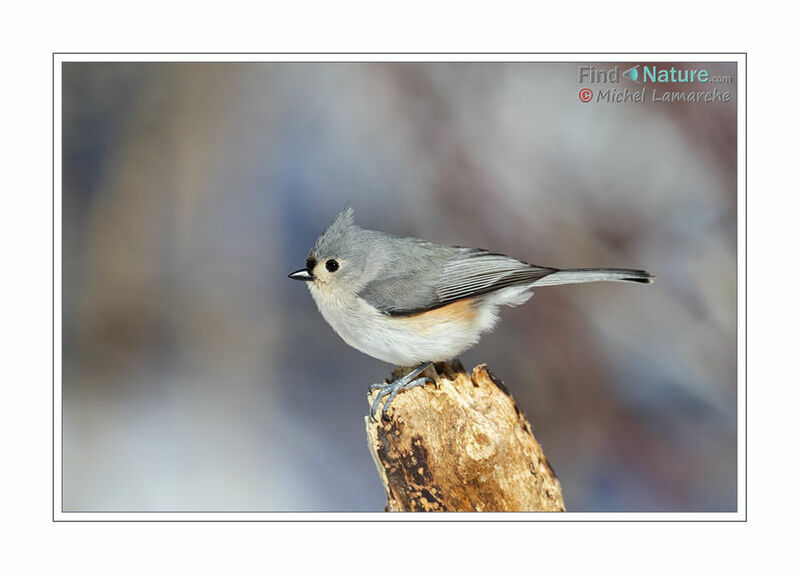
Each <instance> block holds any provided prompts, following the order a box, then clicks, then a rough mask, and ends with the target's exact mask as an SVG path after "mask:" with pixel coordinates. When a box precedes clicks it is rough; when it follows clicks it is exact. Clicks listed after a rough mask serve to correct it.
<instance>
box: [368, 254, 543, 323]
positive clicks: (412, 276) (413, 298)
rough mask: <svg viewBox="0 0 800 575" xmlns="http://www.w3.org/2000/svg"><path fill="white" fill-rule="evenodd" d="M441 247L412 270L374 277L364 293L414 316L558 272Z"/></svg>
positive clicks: (383, 306)
mask: <svg viewBox="0 0 800 575" xmlns="http://www.w3.org/2000/svg"><path fill="white" fill-rule="evenodd" d="M432 247H433V246H432ZM435 248H436V249H432V250H431V251H430V252H429V253H427V254H426V255H425V257H424V258H415V260H414V261H413V262H412V263H411V265H410V266H406V269H394V270H391V271H388V272H387V273H385V274H383V275H382V277H381V278H380V279H376V280H373V281H371V282H369V283H368V284H367V285H366V286H364V288H363V290H362V291H361V293H360V295H361V297H363V298H364V299H365V300H367V301H368V302H369V303H370V304H371V305H373V306H374V307H375V308H377V309H378V310H379V311H381V312H382V313H385V314H387V315H400V316H402V315H413V314H416V313H421V312H424V311H428V310H431V309H435V308H438V307H442V306H445V305H447V304H450V303H453V302H455V301H458V300H460V299H464V298H470V297H476V296H480V295H483V294H487V293H491V292H493V291H496V290H499V289H502V288H505V287H510V286H514V285H519V284H526V283H533V282H535V281H537V280H539V279H541V278H543V277H545V276H548V275H550V274H552V273H554V272H556V271H558V270H556V269H554V268H543V267H537V266H532V265H530V264H526V263H525V262H521V261H519V260H515V259H513V258H510V257H508V256H504V255H500V254H494V253H490V252H487V251H485V250H479V249H474V248H442V247H440V246H435Z"/></svg>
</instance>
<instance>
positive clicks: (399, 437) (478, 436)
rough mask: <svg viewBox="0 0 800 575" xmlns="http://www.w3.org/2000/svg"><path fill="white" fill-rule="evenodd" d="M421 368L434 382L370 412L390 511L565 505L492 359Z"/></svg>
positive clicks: (548, 508) (376, 457) (374, 450)
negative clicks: (382, 414) (468, 367)
mask: <svg viewBox="0 0 800 575" xmlns="http://www.w3.org/2000/svg"><path fill="white" fill-rule="evenodd" d="M406 372H407V370H406V371H404V372H399V371H396V372H395V375H396V376H399V375H402V373H406ZM422 375H425V376H428V377H430V378H432V379H433V380H434V381H435V382H436V386H435V387H434V386H433V385H431V384H427V385H425V386H424V387H416V388H413V389H410V390H408V391H404V392H401V393H400V394H398V396H397V397H396V398H395V400H394V401H393V402H392V404H391V406H390V407H389V410H388V414H387V415H388V419H387V420H385V421H382V422H376V421H373V420H372V419H371V418H370V417H369V416H367V418H366V423H367V438H368V443H369V447H370V452H371V453H372V457H373V459H374V460H375V464H376V465H377V467H378V474H379V475H380V477H381V479H382V481H383V484H384V487H385V489H386V496H387V499H388V503H387V505H386V510H387V511H564V510H565V508H564V500H563V497H562V495H561V485H560V483H559V481H558V478H557V477H556V474H555V472H554V471H553V469H552V467H550V464H549V463H548V462H547V459H546V458H545V456H544V453H543V452H542V448H541V447H540V446H539V443H538V442H537V441H536V438H535V437H534V436H533V432H532V431H531V426H530V424H529V423H528V420H527V419H526V418H525V415H524V414H523V413H522V410H521V409H520V408H519V406H518V405H517V402H516V401H515V400H514V398H513V397H512V396H511V394H510V393H509V391H508V389H506V387H505V385H503V383H502V382H501V381H500V380H499V379H497V377H495V376H494V374H492V372H491V371H489V368H488V367H487V366H486V365H484V364H482V365H479V366H477V367H476V368H475V369H474V370H473V372H472V374H469V373H467V372H466V371H465V370H464V368H463V366H462V365H461V363H460V362H459V361H457V360H456V361H453V362H450V363H437V364H436V365H434V366H432V367H430V368H428V369H427V370H426V371H425V372H424V373H423V374H422ZM373 399H374V394H369V395H368V400H369V402H370V404H371V403H372V400H373Z"/></svg>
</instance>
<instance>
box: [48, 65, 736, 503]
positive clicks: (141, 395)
mask: <svg viewBox="0 0 800 575" xmlns="http://www.w3.org/2000/svg"><path fill="white" fill-rule="evenodd" d="M595 66H598V65H595ZM603 66H608V67H611V66H613V64H608V65H603ZM703 67H705V68H707V69H709V71H710V72H711V73H712V74H717V75H729V76H734V77H735V66H734V65H732V64H731V65H726V64H708V65H703ZM577 68H578V64H571V63H570V64H519V63H518V64H467V63H462V64H445V63H427V64H425V63H397V64H357V63H351V64H311V63H307V64H306V63H273V64H202V63H191V64H177V63H67V64H64V67H63V229H64V236H63V310H64V312H63V313H64V318H63V320H64V321H63V330H64V331H63V341H64V349H63V352H64V362H63V365H64V372H63V397H64V411H63V415H64V417H63V421H64V434H63V443H64V451H63V457H64V459H63V463H64V477H63V489H64V493H63V501H64V509H65V510H67V511H100V510H112V511H139V510H150V511H194V510H198V511H215V510H229V511H377V510H381V509H382V508H383V506H384V504H385V496H384V494H383V492H382V487H381V485H380V481H379V480H378V477H377V474H376V472H375V468H374V463H373V462H372V460H371V458H370V456H369V453H368V450H367V447H366V437H365V432H364V419H363V418H364V416H365V414H366V412H367V403H366V388H367V386H368V384H369V383H372V382H375V381H379V380H381V379H383V378H385V377H387V376H388V375H389V373H390V372H391V369H392V366H389V365H386V364H382V363H381V362H379V361H377V360H374V359H372V358H370V357H367V356H364V355H362V354H360V353H359V352H357V351H356V350H354V349H351V348H350V347H348V346H347V345H346V344H345V343H344V342H342V341H341V340H340V339H339V338H338V337H337V336H336V335H335V334H334V333H333V331H332V330H331V329H330V328H329V327H328V326H327V324H325V322H324V320H323V319H322V317H321V316H320V315H319V313H318V312H317V310H316V308H315V306H314V303H313V301H312V300H311V297H310V295H309V294H308V292H307V290H306V289H305V286H303V285H299V284H298V283H297V282H292V281H291V280H288V279H287V278H286V275H287V274H288V273H289V272H291V271H294V270H296V269H298V268H300V267H302V266H303V265H304V261H305V257H306V255H307V252H308V250H309V248H310V247H311V244H312V243H313V241H314V239H315V238H316V236H317V234H318V233H319V232H320V231H322V229H323V228H324V227H325V226H326V225H327V223H328V222H329V221H330V220H331V219H332V218H333V216H334V215H335V214H336V213H337V212H338V211H339V210H340V209H341V208H342V207H344V205H345V204H346V203H347V202H350V203H351V205H352V206H353V207H354V209H355V213H356V221H357V223H359V224H361V225H363V226H364V227H368V228H373V229H380V230H384V231H388V232H392V233H397V234H405V235H413V236H417V237H422V238H425V239H428V240H431V241H435V242H439V243H447V244H454V245H455V244H457V245H472V246H477V247H484V248H488V249H491V250H493V251H498V252H503V253H507V254H509V255H512V256H515V257H518V258H520V259H523V260H525V261H530V262H532V263H536V264H541V265H547V266H555V267H588V266H598V267H600V266H606V267H632V268H644V269H647V270H649V271H651V272H653V273H655V274H656V275H657V276H658V280H657V281H656V283H655V284H653V285H652V286H648V287H643V286H638V285H637V286H628V285H616V284H595V285H581V286H565V287H556V288H543V289H541V290H538V291H537V293H536V296H535V297H534V298H533V300H532V301H531V302H530V303H528V304H526V305H525V306H523V307H520V308H516V309H510V308H509V309H506V310H505V311H504V312H503V318H504V320H503V322H502V323H501V324H500V326H499V327H498V328H497V329H496V330H495V332H494V333H493V334H490V335H487V336H485V337H484V339H483V341H482V342H481V343H480V344H479V345H478V346H477V347H475V348H473V349H472V350H470V351H469V352H467V353H466V354H465V355H464V356H463V357H462V358H461V359H462V361H463V363H464V364H465V365H466V366H467V367H468V368H471V367H472V366H474V365H475V364H477V363H481V362H486V363H488V364H489V365H490V366H491V368H492V370H493V371H494V372H495V373H497V374H498V376H500V377H501V378H502V379H503V380H504V381H505V382H506V384H507V385H508V387H509V388H510V389H511V391H512V393H513V394H514V395H515V397H516V398H517V399H518V401H519V403H520V405H521V406H522V407H523V409H524V410H525V412H526V414H527V415H528V417H529V419H530V420H531V422H532V424H533V425H534V433H535V434H536V437H537V439H538V440H539V441H540V442H541V443H542V445H543V447H544V450H545V453H546V454H547V456H548V458H549V460H550V462H551V463H552V464H553V467H554V468H555V469H556V471H557V472H558V475H559V478H560V480H561V482H562V486H563V491H564V497H565V501H566V504H567V508H568V509H569V510H571V511H731V510H735V508H736V338H735V327H736V299H735V297H736V177H735V167H736V98H735V88H733V87H732V86H726V87H725V88H726V89H728V88H730V89H731V90H732V92H733V96H734V97H733V100H732V101H731V102H730V103H726V104H720V103H713V104H706V103H700V104H696V103H695V104H693V103H675V104H620V105H613V104H596V103H590V104H584V103H581V102H580V101H579V100H578V98H577V92H578V89H579V88H580V87H581V84H579V83H578V72H577Z"/></svg>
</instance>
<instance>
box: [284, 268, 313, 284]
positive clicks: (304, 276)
mask: <svg viewBox="0 0 800 575" xmlns="http://www.w3.org/2000/svg"><path fill="white" fill-rule="evenodd" d="M289 277H290V278H292V279H293V280H301V281H304V282H310V281H311V280H313V279H314V276H313V275H311V272H310V271H308V270H307V269H305V268H303V269H301V270H297V271H296V272H292V273H290V274H289Z"/></svg>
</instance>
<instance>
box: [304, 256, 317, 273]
mask: <svg viewBox="0 0 800 575" xmlns="http://www.w3.org/2000/svg"><path fill="white" fill-rule="evenodd" d="M315 265H317V260H315V259H314V258H312V257H311V256H309V257H308V259H307V260H306V269H307V270H313V269H314V266H315Z"/></svg>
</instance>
